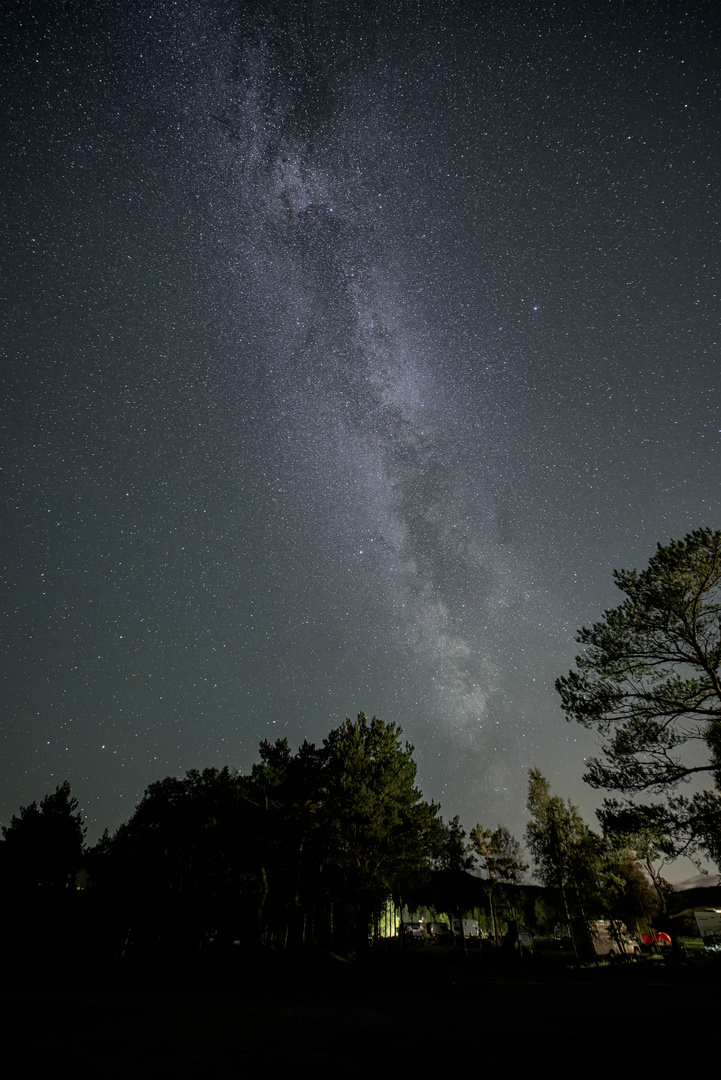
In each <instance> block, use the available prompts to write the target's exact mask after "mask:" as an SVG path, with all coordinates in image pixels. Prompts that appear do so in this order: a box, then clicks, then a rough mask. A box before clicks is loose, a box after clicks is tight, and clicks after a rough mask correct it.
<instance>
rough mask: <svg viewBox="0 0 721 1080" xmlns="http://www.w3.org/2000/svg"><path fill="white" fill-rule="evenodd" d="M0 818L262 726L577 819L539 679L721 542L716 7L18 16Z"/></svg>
mask: <svg viewBox="0 0 721 1080" xmlns="http://www.w3.org/2000/svg"><path fill="white" fill-rule="evenodd" d="M0 20H1V23H2V36H3V41H4V59H3V61H2V65H3V69H4V75H5V80H4V81H5V85H6V87H7V88H9V92H7V91H6V96H5V110H4V113H3V120H2V136H3V145H4V152H3V155H2V159H1V161H0V190H1V192H2V203H3V220H4V234H5V258H4V260H3V268H4V269H3V296H4V301H5V302H4V304H3V311H4V319H3V333H2V366H3V384H4V386H3V425H4V433H5V440H4V443H5V454H4V464H3V471H2V474H1V475H2V495H3V502H4V507H5V510H4V515H3V517H4V524H5V527H4V530H3V533H4V544H3V554H4V557H3V591H4V595H5V604H4V611H5V618H4V626H3V655H4V661H5V663H4V676H3V677H4V684H3V685H4V693H3V699H4V707H3V713H2V721H1V726H0V739H1V740H2V741H1V744H0V745H2V755H1V761H2V808H1V812H0V816H1V817H2V820H3V821H7V820H9V817H10V815H11V814H12V813H13V812H16V811H17V808H18V806H19V805H20V804H21V803H27V802H30V801H32V800H33V799H38V798H40V797H42V795H44V794H45V793H46V792H48V791H50V790H52V789H53V788H54V787H55V785H56V784H59V783H61V782H62V781H63V780H65V779H66V778H67V779H69V780H70V782H71V784H72V788H73V792H74V794H75V795H76V796H77V797H78V799H79V801H80V806H81V809H82V810H83V812H84V813H85V815H86V816H87V818H88V824H89V832H90V835H91V837H95V836H97V835H99V834H100V833H101V832H102V830H103V828H105V827H106V826H108V827H109V828H110V829H111V830H112V829H114V828H116V827H117V825H118V824H119V823H120V822H121V821H123V820H125V819H127V817H129V815H130V814H131V813H132V809H133V807H134V805H135V803H136V802H137V801H138V799H139V798H140V796H141V795H142V792H143V790H144V788H145V787H146V786H147V785H148V784H149V783H151V782H152V781H153V780H156V779H158V778H160V777H162V776H165V775H168V774H173V775H178V774H181V773H183V772H185V770H187V769H189V768H191V767H204V766H208V765H218V766H222V765H225V764H229V765H230V766H231V767H233V768H238V769H241V770H243V771H246V770H248V769H249V768H250V766H251V764H252V763H253V762H254V760H256V752H257V746H258V742H259V740H260V739H264V738H271V739H274V738H277V737H287V738H288V740H289V741H290V743H291V745H292V746H294V747H295V746H297V745H299V744H300V743H301V742H302V741H303V739H305V738H307V739H309V740H311V741H320V740H322V738H323V737H324V736H325V735H326V734H327V732H328V731H329V730H330V729H331V728H332V727H334V726H336V725H337V724H338V723H339V722H340V721H341V720H342V719H343V718H344V717H345V716H346V715H349V716H355V715H356V714H357V712H359V711H361V710H363V711H365V712H366V713H367V714H368V715H372V714H373V713H375V714H377V715H378V716H379V717H381V718H382V719H384V720H386V721H394V722H397V723H400V724H401V725H402V727H403V729H404V733H405V735H406V737H407V738H408V739H409V740H410V741H411V742H412V743H413V744H414V745H415V747H416V753H415V757H416V760H417V761H418V763H419V782H420V785H421V788H422V790H423V792H424V795H425V796H426V797H427V798H434V799H436V800H437V801H440V802H441V805H442V810H443V813H444V816H446V817H450V816H452V815H453V814H455V813H459V814H460V815H461V819H462V821H463V822H464V824H465V825H466V826H467V827H471V826H472V825H474V824H475V823H476V822H477V821H480V822H482V823H484V824H485V825H487V826H491V827H495V826H496V824H497V823H499V822H501V823H503V824H507V825H508V826H509V827H510V828H511V829H512V830H513V831H515V832H516V833H517V834H520V833H521V831H522V828H523V823H524V821H525V816H526V815H525V809H524V807H525V794H526V785H527V779H526V777H527V770H528V768H529V767H531V766H533V765H537V766H538V767H539V768H540V769H541V770H542V771H543V772H544V773H545V774H546V775H547V776H548V778H549V780H550V782H551V784H552V786H553V787H554V788H555V789H556V790H557V791H558V792H559V793H560V794H563V795H570V796H571V797H572V798H573V799H574V800H575V801H577V802H578V803H579V804H580V805H581V807H582V809H583V810H584V813H586V814H587V815H588V816H589V817H590V815H591V814H592V808H593V806H594V805H595V803H596V801H597V800H596V796H595V794H594V793H592V792H589V791H588V790H586V789H585V787H584V785H583V783H582V781H581V774H582V772H583V759H584V756H586V755H588V754H590V753H591V752H592V748H593V740H592V738H591V737H590V736H589V735H588V734H587V733H586V732H584V731H582V730H580V729H578V730H576V729H573V728H571V727H570V726H568V725H567V724H566V723H565V720H564V718H563V715H562V713H561V710H560V707H559V703H558V699H557V696H556V694H555V691H554V689H553V683H554V680H555V679H556V678H557V677H558V676H559V675H562V674H564V673H565V672H566V671H567V670H568V668H569V667H570V665H571V663H572V660H573V657H574V655H575V653H576V651H577V649H576V646H575V643H574V636H575V632H576V630H577V629H578V628H579V627H580V626H581V625H583V624H584V623H590V622H592V621H594V620H595V619H597V618H598V617H599V616H600V614H601V612H602V611H603V609H604V608H607V607H609V606H613V605H615V604H616V603H617V602H618V598H617V595H616V594H615V589H614V587H613V582H612V576H611V571H612V569H613V568H614V567H616V568H621V567H623V568H629V569H630V568H633V567H641V566H643V565H645V563H646V561H647V560H648V557H649V556H650V555H651V553H652V552H653V550H654V548H655V545H656V543H657V542H658V541H660V542H667V541H668V539H670V538H672V537H673V538H681V537H682V536H683V535H685V534H686V533H687V532H688V531H690V530H691V529H693V528H697V527H701V526H709V527H714V528H715V527H718V521H719V480H718V478H719V475H721V469H720V466H721V446H720V441H719V434H720V432H719V429H720V428H721V424H720V423H719V408H718V400H717V399H718V369H717V357H718V326H719V305H718V291H717V283H716V274H717V263H718V238H719V188H718V179H717V176H718V149H719V115H720V111H719V91H718V79H717V72H718V70H719V62H720V60H721V56H720V52H721V49H720V45H719V29H720V26H719V22H720V20H719V16H718V11H717V9H716V7H715V6H714V5H713V4H711V3H708V4H707V3H703V2H700V3H695V4H693V5H691V4H682V3H676V2H672V0H666V2H664V0H661V2H655V3H654V2H646V3H638V4H626V3H622V2H618V3H616V2H614V3H602V2H600V0H599V2H585V3H581V4H574V5H564V4H554V3H547V4H541V5H535V6H533V7H530V6H529V5H527V4H526V3H520V2H519V3H510V4H504V5H500V4H497V3H492V4H490V5H482V6H479V5H477V4H473V3H469V2H456V3H454V2H448V3H424V2H422V0H421V2H415V3H404V2H401V3H396V4H388V3H385V2H378V3H376V4H336V3H325V2H320V3H313V4H311V3H293V4H287V5H274V4H271V3H260V2H258V3H247V4H244V3H239V2H236V3H231V2H230V0H228V2H225V3H222V2H219V3H203V4H201V3H197V2H193V0H178V2H177V3H171V2H163V0H148V2H147V3H144V4H141V5H139V6H137V7H134V8H133V10H127V11H125V10H120V9H119V8H118V6H117V5H115V4H110V3H100V4H98V5H94V6H93V8H92V11H91V10H90V8H88V7H87V5H84V4H82V3H79V2H77V0H65V2H62V0H57V2H42V3H41V2H39V0H28V2H24V3H20V2H12V0H11V2H10V3H8V4H6V5H4V7H3V11H2V13H1V14H0Z"/></svg>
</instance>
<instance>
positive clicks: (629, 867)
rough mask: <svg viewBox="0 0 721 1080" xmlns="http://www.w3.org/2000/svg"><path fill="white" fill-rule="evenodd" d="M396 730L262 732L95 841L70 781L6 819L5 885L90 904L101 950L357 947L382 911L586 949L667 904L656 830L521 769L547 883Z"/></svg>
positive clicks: (48, 900) (37, 899) (152, 797)
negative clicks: (448, 814)
mask: <svg viewBox="0 0 721 1080" xmlns="http://www.w3.org/2000/svg"><path fill="white" fill-rule="evenodd" d="M401 737H402V730H401V728H400V727H399V726H397V725H395V724H392V723H384V722H383V721H381V720H378V719H377V718H376V717H373V718H372V720H370V721H369V720H367V718H366V717H365V715H364V714H363V713H360V714H359V716H358V718H357V720H355V721H351V720H350V719H347V720H346V721H345V722H344V723H343V724H341V725H340V726H339V727H338V728H335V729H334V730H332V731H331V732H330V733H329V734H328V736H327V737H326V738H325V739H324V740H323V744H322V746H320V747H317V746H315V745H314V744H311V743H308V742H307V741H306V742H304V743H303V744H302V745H301V746H300V747H299V749H298V751H297V752H296V753H293V752H292V751H291V749H290V747H289V745H288V741H287V740H286V739H278V740H276V742H275V743H270V742H268V741H265V740H264V741H262V742H261V743H260V747H259V759H260V760H259V761H258V762H257V763H256V764H255V765H253V767H252V769H251V771H250V773H248V774H246V775H244V774H241V773H239V772H235V771H231V770H230V768H228V767H227V766H226V767H224V768H221V769H218V768H206V769H203V770H198V769H191V770H189V771H188V772H187V773H186V775H185V776H184V777H183V778H178V777H171V776H168V777H165V778H163V779H161V780H158V781H155V782H154V783H152V784H150V785H149V787H148V788H147V789H146V791H145V794H144V795H143V798H142V799H141V801H140V802H139V803H138V805H137V806H136V808H135V810H134V812H133V814H132V815H131V817H130V818H129V819H128V821H126V822H124V823H123V824H122V825H120V826H119V828H118V829H117V830H116V831H115V833H113V834H112V835H110V833H109V832H108V831H107V830H106V831H105V833H104V834H103V836H102V837H101V839H100V840H99V841H98V842H97V843H96V844H94V845H91V846H85V843H84V841H85V834H86V830H85V826H84V824H83V821H82V816H81V814H80V813H79V812H78V810H77V805H78V804H77V801H76V800H75V799H74V798H73V797H72V793H71V790H70V785H69V784H68V783H67V782H66V783H65V784H63V785H61V786H59V787H58V788H57V789H56V791H55V793H54V794H52V795H48V796H46V798H45V799H43V800H42V801H41V803H40V805H39V806H38V804H37V803H32V804H30V805H29V806H25V807H21V810H20V814H19V815H18V816H13V818H12V821H11V823H10V825H9V826H5V827H3V830H2V831H3V837H4V839H3V842H2V843H1V844H0V868H1V869H2V872H3V877H4V878H5V885H6V895H8V894H10V895H12V896H15V897H16V898H17V900H18V903H19V904H20V905H21V906H22V908H23V911H24V912H25V913H26V915H27V913H29V912H34V915H33V916H32V917H33V918H39V917H41V913H40V909H42V908H43V905H45V907H48V906H50V907H52V906H53V899H52V898H53V897H54V899H55V903H56V908H55V910H56V912H57V911H59V910H60V909H61V908H62V909H63V910H65V911H66V915H67V913H68V912H69V911H70V910H71V909H72V910H73V911H79V910H80V908H83V909H84V910H85V913H86V914H85V919H86V922H87V923H88V924H89V925H91V926H92V927H93V928H94V929H93V931H92V932H93V934H94V936H95V938H96V946H97V949H98V951H99V952H100V953H101V954H102V955H104V956H118V955H124V954H126V953H127V952H128V951H136V952H143V951H146V952H147V951H148V950H153V949H158V948H164V949H168V950H180V951H183V950H186V951H194V950H198V949H202V948H205V947H207V946H208V945H209V944H210V943H211V942H212V943H213V944H214V945H215V946H216V948H217V947H222V946H227V945H231V944H234V943H235V944H237V943H242V944H245V945H252V946H254V947H270V948H274V949H289V948H290V949H292V948H298V947H302V946H308V945H312V946H321V947H328V948H334V949H341V950H345V951H350V952H355V953H356V954H358V952H359V951H361V950H362V949H364V948H366V947H367V945H368V939H369V933H370V935H371V937H372V938H373V939H375V940H377V939H378V938H379V937H380V936H382V934H383V930H384V929H385V930H386V931H387V927H384V925H383V918H384V912H386V911H387V909H388V906H389V904H390V905H392V906H393V909H394V910H396V909H399V910H400V912H401V918H402V913H403V911H404V910H406V911H407V912H409V913H412V912H417V911H419V910H425V911H426V912H428V913H429V916H430V917H431V918H434V917H435V918H438V917H439V916H440V915H441V914H442V915H443V917H444V918H445V919H446V920H452V919H453V918H459V919H462V918H463V917H466V916H469V915H470V916H471V917H476V918H478V919H479V922H480V923H481V925H482V926H483V928H484V930H485V931H486V933H487V935H488V936H490V937H491V939H492V941H493V942H494V943H495V944H497V945H500V944H501V942H502V940H503V936H504V931H507V930H508V929H509V927H514V928H515V930H516V932H517V931H518V928H519V927H520V926H530V927H531V928H532V929H533V930H534V931H537V930H538V929H539V928H541V929H545V930H546V931H547V932H550V931H551V930H552V928H553V926H554V925H556V926H558V925H562V926H564V927H566V928H567V930H568V933H570V934H571V937H572V940H573V943H574V947H576V950H577V951H579V947H580V951H582V949H583V943H584V941H585V939H586V938H588V926H589V923H590V920H591V919H593V918H598V917H600V916H606V917H610V918H615V919H621V920H623V921H624V922H626V923H628V924H629V925H632V924H633V923H634V922H637V921H638V920H643V921H644V924H645V925H647V926H649V927H650V925H651V923H652V921H653V919H654V917H655V916H657V915H658V914H659V913H660V912H662V911H663V908H664V904H665V894H664V888H665V887H664V884H663V882H662V879H660V877H659V875H658V874H657V873H656V872H655V870H654V867H653V860H654V859H655V858H656V857H657V856H658V854H659V850H660V849H659V847H658V844H656V845H655V846H654V843H653V841H652V839H650V838H649V837H648V836H647V837H645V838H642V837H637V838H636V849H634V848H633V846H632V845H631V844H630V843H629V842H628V838H626V839H624V841H623V843H620V842H618V841H616V842H614V841H612V840H611V839H610V838H608V837H606V838H604V837H601V836H599V835H597V834H596V833H594V832H593V831H592V830H591V829H590V828H589V827H588V826H587V825H586V823H585V822H584V821H583V819H582V818H581V816H580V814H579V812H578V811H577V809H576V808H575V807H574V806H573V805H572V804H571V803H570V802H567V801H564V800H563V799H562V798H560V797H559V796H555V795H553V794H552V793H551V791H550V788H549V785H548V783H547V781H546V780H545V778H544V777H543V776H542V775H541V773H540V772H538V770H531V771H530V774H529V793H528V803H527V805H528V810H529V814H530V821H529V826H528V828H527V830H526V835H525V840H526V843H527V845H528V848H529V851H530V853H531V856H532V859H533V864H534V870H535V874H536V876H537V878H538V880H539V881H540V882H541V885H542V887H543V888H542V889H541V890H539V889H538V887H536V886H533V885H531V884H529V883H527V881H526V872H527V871H528V869H529V867H528V864H527V863H526V862H524V860H523V855H522V849H521V844H520V842H519V841H518V840H517V839H516V838H515V837H513V836H512V835H511V834H510V832H509V830H508V829H507V828H505V827H504V826H502V825H498V827H497V828H496V829H490V828H487V827H483V826H482V825H481V824H477V825H475V826H474V827H473V828H472V829H471V830H470V833H467V832H466V830H465V829H464V828H463V826H462V825H461V823H460V820H459V818H458V816H456V817H454V818H453V819H452V820H451V821H444V820H443V818H442V817H441V814H440V807H439V806H438V805H437V804H435V803H433V802H428V801H425V800H424V799H423V798H422V793H421V792H420V790H419V789H418V788H417V787H416V784H415V779H416V764H415V761H414V760H413V747H412V746H411V745H410V744H409V743H407V742H406V743H405V744H404V743H403V742H402V738H401ZM644 845H645V846H644ZM79 874H80V877H78V875H79ZM78 881H80V882H81V883H82V888H81V889H78V888H77V882H78ZM60 893H64V894H66V895H65V896H64V898H63V899H62V900H59V894H60ZM77 893H82V900H81V901H80V903H79V904H77V903H76V905H75V908H73V901H72V899H71V897H72V896H73V895H74V894H77ZM45 917H46V918H47V912H46V915H45ZM72 921H73V920H72V919H71V922H72ZM584 927H585V929H584ZM400 936H401V938H402V937H403V934H402V931H401V934H400ZM577 943H578V944H577Z"/></svg>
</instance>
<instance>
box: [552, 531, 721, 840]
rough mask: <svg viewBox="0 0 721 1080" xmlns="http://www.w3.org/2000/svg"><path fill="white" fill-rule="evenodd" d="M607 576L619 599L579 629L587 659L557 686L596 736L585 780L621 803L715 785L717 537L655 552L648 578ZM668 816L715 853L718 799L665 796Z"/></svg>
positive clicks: (720, 658) (719, 757)
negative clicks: (703, 783) (701, 780)
mask: <svg viewBox="0 0 721 1080" xmlns="http://www.w3.org/2000/svg"><path fill="white" fill-rule="evenodd" d="M614 578H615V581H616V585H617V586H618V588H619V589H620V590H621V592H622V593H624V594H625V597H626V599H625V600H624V601H623V603H622V604H621V605H620V606H619V607H617V608H613V609H612V610H609V611H606V612H605V613H604V616H603V618H602V619H601V620H600V621H599V622H597V623H595V624H594V625H593V626H592V627H590V629H589V628H584V629H583V630H581V631H580V633H579V635H578V638H577V640H578V642H579V643H580V644H581V645H583V646H585V651H584V652H583V653H581V654H580V655H579V656H577V657H576V666H575V669H574V670H572V671H570V672H569V674H568V675H566V676H565V677H564V678H561V679H559V680H558V682H557V683H556V688H557V689H558V692H559V693H560V695H561V702H562V705H563V709H564V711H565V713H566V716H567V717H568V719H569V720H576V721H578V722H579V723H581V724H583V725H584V726H585V727H588V728H595V729H596V730H597V731H598V732H599V734H600V737H601V749H602V754H603V757H602V758H594V759H592V760H591V761H590V762H589V768H588V771H587V773H586V776H585V779H586V780H587V781H588V782H589V783H590V784H591V785H592V786H593V787H596V788H605V789H606V790H615V791H620V792H623V793H624V794H625V795H627V796H634V795H638V794H640V793H642V792H651V793H656V794H658V793H666V794H668V793H669V792H673V791H674V789H675V788H676V787H677V786H678V785H679V784H680V783H682V782H683V781H686V780H689V779H692V778H693V777H694V776H697V775H704V774H706V775H710V776H711V777H713V778H714V781H715V784H716V786H717V787H718V786H719V781H720V780H721V680H720V678H719V666H720V665H721V532H714V531H712V530H710V529H698V530H696V531H695V532H693V533H690V534H689V535H688V536H686V537H685V539H684V540H680V541H676V540H673V541H671V543H670V544H668V545H666V546H662V545H661V544H659V545H658V547H657V550H656V554H655V555H654V556H653V557H652V558H651V560H650V562H649V565H648V568H647V569H646V570H643V571H637V570H631V571H626V570H618V571H615V572H614ZM699 750H700V751H701V753H699ZM665 812H666V814H667V822H668V824H671V825H673V826H675V827H677V828H678V829H679V830H680V831H681V832H683V833H684V835H685V836H686V838H687V839H689V840H691V841H692V842H693V843H700V844H702V845H703V846H705V847H706V848H707V850H709V851H710V852H711V853H712V854H713V853H714V851H715V852H717V853H718V850H719V831H720V830H721V802H720V800H719V797H718V795H717V793H716V792H714V791H707V792H705V793H702V794H699V795H696V796H693V797H692V798H691V799H688V798H686V797H684V796H675V797H674V796H671V797H670V798H669V799H668V800H667V803H666V810H665ZM716 857H718V854H717V856H716Z"/></svg>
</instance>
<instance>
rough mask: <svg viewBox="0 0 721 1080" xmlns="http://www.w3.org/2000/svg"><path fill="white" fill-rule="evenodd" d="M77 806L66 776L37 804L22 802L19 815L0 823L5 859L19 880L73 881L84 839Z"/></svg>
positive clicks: (32, 882) (58, 883)
mask: <svg viewBox="0 0 721 1080" xmlns="http://www.w3.org/2000/svg"><path fill="white" fill-rule="evenodd" d="M77 809H78V801H77V799H75V798H73V796H72V794H71V791H70V784H69V783H68V781H67V780H66V781H65V783H64V784H60V785H59V787H57V788H56V789H55V791H54V792H53V793H52V794H50V795H46V796H45V798H44V799H42V801H41V803H40V806H39V807H38V804H37V803H36V802H33V803H30V804H29V806H21V807H20V814H19V816H16V815H13V817H12V819H11V821H10V824H9V825H7V826H5V825H4V826H3V829H2V832H3V838H4V841H5V844H4V855H5V860H4V861H5V863H6V865H7V867H8V869H9V871H10V873H12V874H13V875H15V877H16V880H17V881H18V882H19V883H22V884H26V885H53V886H58V887H61V888H64V887H66V886H67V885H68V884H70V883H71V882H72V879H73V877H74V875H75V873H76V871H77V870H78V869H79V867H80V863H81V859H82V852H83V843H84V840H85V826H84V824H83V819H82V817H81V815H80V814H79V813H77Z"/></svg>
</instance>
